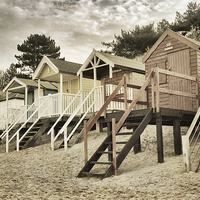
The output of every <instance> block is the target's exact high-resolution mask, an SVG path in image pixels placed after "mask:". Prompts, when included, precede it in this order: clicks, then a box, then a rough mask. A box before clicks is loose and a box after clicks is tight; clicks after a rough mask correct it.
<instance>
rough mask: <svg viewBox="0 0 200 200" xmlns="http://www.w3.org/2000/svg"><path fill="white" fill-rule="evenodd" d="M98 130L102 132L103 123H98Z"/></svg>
mask: <svg viewBox="0 0 200 200" xmlns="http://www.w3.org/2000/svg"><path fill="white" fill-rule="evenodd" d="M99 132H100V133H102V132H103V123H100V124H99Z"/></svg>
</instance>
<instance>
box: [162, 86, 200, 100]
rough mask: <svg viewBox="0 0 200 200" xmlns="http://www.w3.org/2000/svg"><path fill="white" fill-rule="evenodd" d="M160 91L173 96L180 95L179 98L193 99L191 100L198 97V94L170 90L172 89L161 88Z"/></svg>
mask: <svg viewBox="0 0 200 200" xmlns="http://www.w3.org/2000/svg"><path fill="white" fill-rule="evenodd" d="M159 91H160V92H162V93H166V94H173V95H178V96H184V97H191V98H195V99H196V98H197V97H198V96H197V95H196V94H191V93H187V92H181V91H175V90H170V89H167V88H160V89H159Z"/></svg>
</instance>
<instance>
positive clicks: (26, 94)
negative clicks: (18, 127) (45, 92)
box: [22, 87, 28, 121]
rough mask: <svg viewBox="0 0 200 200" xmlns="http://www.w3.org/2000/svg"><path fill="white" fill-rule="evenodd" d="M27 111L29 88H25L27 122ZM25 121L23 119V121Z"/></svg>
mask: <svg viewBox="0 0 200 200" xmlns="http://www.w3.org/2000/svg"><path fill="white" fill-rule="evenodd" d="M27 109H28V88H27V87H25V112H26V116H25V119H24V120H25V121H26V120H27V118H28V112H27ZM22 120H23V119H22Z"/></svg>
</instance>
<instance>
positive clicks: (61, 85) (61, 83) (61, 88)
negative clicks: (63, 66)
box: [59, 74, 63, 114]
mask: <svg viewBox="0 0 200 200" xmlns="http://www.w3.org/2000/svg"><path fill="white" fill-rule="evenodd" d="M62 93H63V75H62V74H60V101H59V103H60V106H59V108H60V114H61V113H62Z"/></svg>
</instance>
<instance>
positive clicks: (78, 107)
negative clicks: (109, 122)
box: [54, 87, 95, 141]
mask: <svg viewBox="0 0 200 200" xmlns="http://www.w3.org/2000/svg"><path fill="white" fill-rule="evenodd" d="M94 90H95V87H93V88H92V90H91V91H90V92H89V94H88V95H87V97H86V98H85V99H84V100H83V101H82V102H81V103H80V104H79V105H78V106H77V108H76V109H75V111H74V113H73V114H72V115H71V116H70V117H69V119H68V120H67V121H66V122H65V124H64V125H63V127H62V128H61V129H60V131H59V132H58V134H57V135H56V137H55V138H54V141H55V140H56V139H57V138H58V136H59V135H60V134H62V133H63V132H64V130H65V129H66V128H67V126H68V125H69V124H70V123H71V121H72V119H73V118H74V117H75V115H76V114H77V112H78V111H79V110H80V109H81V107H82V106H83V104H84V103H85V102H86V101H87V100H88V98H89V97H90V95H91V94H92V93H93V92H94ZM88 112H89V109H88V110H87V111H86V112H85V113H86V114H87V113H88ZM79 122H81V120H79Z"/></svg>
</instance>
